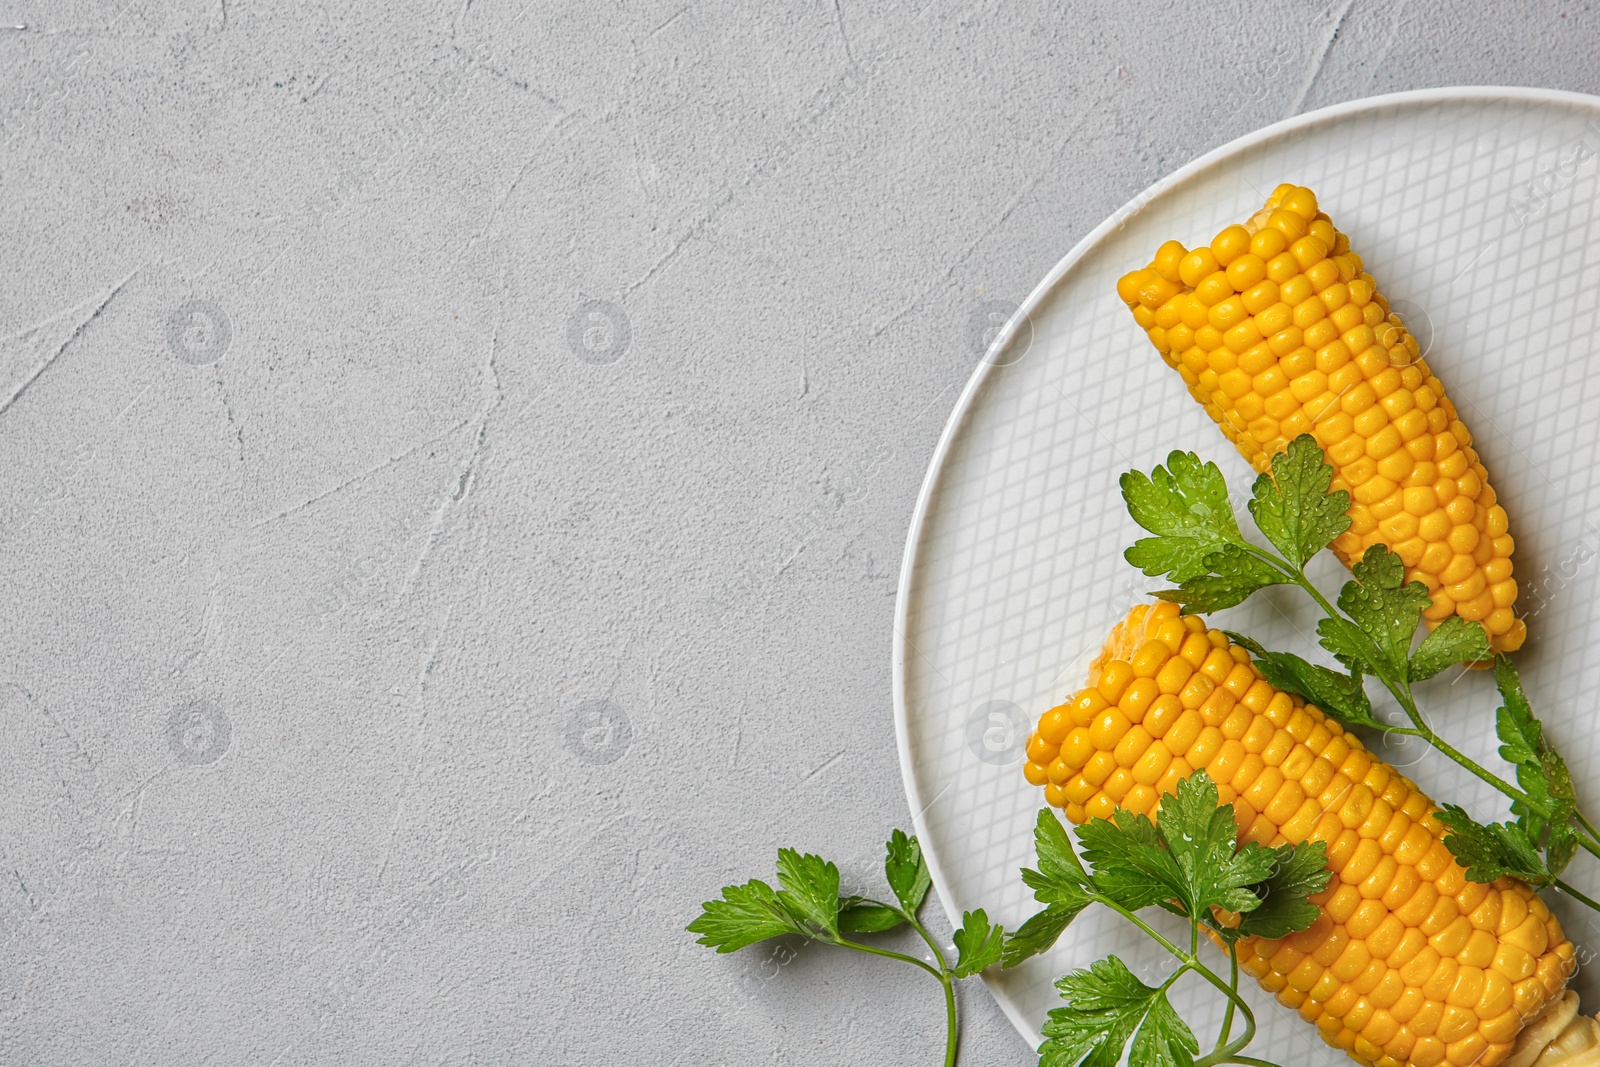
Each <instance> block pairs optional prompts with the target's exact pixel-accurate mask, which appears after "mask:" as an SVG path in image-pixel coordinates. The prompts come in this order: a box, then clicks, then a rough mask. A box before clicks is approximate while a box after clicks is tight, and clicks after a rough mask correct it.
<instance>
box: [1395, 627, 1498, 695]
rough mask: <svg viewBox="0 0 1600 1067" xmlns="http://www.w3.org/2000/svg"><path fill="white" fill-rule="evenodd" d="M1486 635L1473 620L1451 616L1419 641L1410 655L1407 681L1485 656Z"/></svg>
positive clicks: (1487, 642) (1432, 674)
mask: <svg viewBox="0 0 1600 1067" xmlns="http://www.w3.org/2000/svg"><path fill="white" fill-rule="evenodd" d="M1490 655H1491V653H1490V652H1489V635H1488V634H1486V633H1484V631H1483V627H1482V626H1480V625H1478V624H1477V623H1475V622H1468V621H1467V620H1466V619H1463V618H1462V617H1461V616H1459V615H1452V616H1450V617H1449V618H1448V619H1446V620H1444V622H1442V623H1440V624H1439V625H1438V626H1437V627H1436V628H1435V629H1434V631H1433V633H1431V634H1429V635H1428V636H1427V637H1425V638H1424V639H1423V641H1422V644H1421V646H1420V647H1418V649H1417V651H1416V654H1415V655H1413V656H1412V657H1411V680H1412V681H1413V682H1420V681H1422V680H1423V679H1425V678H1432V677H1433V676H1434V675H1436V674H1438V673H1439V672H1440V671H1442V670H1444V669H1445V668H1446V667H1451V666H1454V665H1455V664H1457V663H1473V662H1476V661H1478V660H1484V659H1488V658H1489V656H1490Z"/></svg>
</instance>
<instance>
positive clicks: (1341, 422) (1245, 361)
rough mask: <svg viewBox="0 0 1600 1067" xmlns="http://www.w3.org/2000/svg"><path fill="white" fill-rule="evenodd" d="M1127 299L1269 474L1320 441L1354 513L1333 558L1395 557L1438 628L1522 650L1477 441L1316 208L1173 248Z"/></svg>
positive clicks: (1280, 213) (1498, 523)
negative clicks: (1302, 446)
mask: <svg viewBox="0 0 1600 1067" xmlns="http://www.w3.org/2000/svg"><path fill="white" fill-rule="evenodd" d="M1117 293H1118V295H1119V296H1121V297H1122V299H1123V300H1124V301H1125V302H1126V303H1127V305H1128V307H1129V308H1131V309H1132V310H1133V316H1134V318H1135V320H1137V322H1138V324H1139V325H1140V326H1141V327H1143V328H1144V329H1145V331H1146V332H1147V333H1148V335H1149V337H1150V341H1151V343H1153V344H1154V345H1155V347H1156V350H1157V351H1159V352H1160V353H1161V356H1162V358H1163V359H1165V360H1166V362H1167V363H1168V365H1170V366H1172V367H1173V368H1175V369H1176V370H1177V371H1178V373H1179V374H1181V375H1182V376H1183V380H1184V381H1185V382H1186V383H1187V384H1188V386H1189V392H1190V394H1191V395H1192V396H1193V397H1194V398H1195V399H1196V400H1198V401H1200V403H1201V404H1203V405H1204V406H1205V409H1206V412H1207V414H1209V415H1210V416H1211V417H1212V418H1213V419H1215V420H1216V422H1217V424H1218V425H1219V426H1220V427H1221V428H1222V432H1223V433H1224V434H1225V435H1227V437H1228V439H1229V440H1231V441H1232V442H1233V443H1234V444H1235V445H1236V446H1238V449H1239V451H1240V452H1241V453H1242V454H1243V455H1244V457H1245V459H1247V460H1249V461H1250V463H1251V464H1252V465H1253V466H1254V467H1255V468H1256V470H1258V471H1265V470H1267V469H1268V467H1269V466H1270V465H1271V462H1272V456H1273V455H1275V454H1276V453H1278V452H1281V451H1283V450H1284V449H1285V448H1286V447H1288V443H1289V442H1290V441H1292V440H1293V439H1294V438H1295V437H1297V436H1299V435H1300V434H1302V433H1309V434H1311V435H1312V436H1314V437H1315V438H1316V439H1317V442H1318V443H1319V444H1320V445H1321V446H1322V448H1323V451H1324V452H1325V453H1326V454H1327V456H1328V459H1329V461H1330V462H1331V463H1332V465H1333V469H1334V473H1335V477H1334V482H1333V485H1334V488H1336V489H1343V490H1345V491H1346V492H1348V493H1349V494H1350V496H1351V500H1352V503H1351V507H1350V529H1349V530H1347V531H1346V532H1345V533H1344V534H1342V535H1341V536H1340V537H1339V539H1338V540H1337V541H1335V542H1334V545H1333V548H1334V551H1335V552H1336V553H1337V554H1338V556H1339V558H1340V559H1342V560H1343V561H1344V562H1345V564H1346V565H1347V566H1348V565H1351V564H1354V563H1355V562H1356V561H1357V560H1359V559H1360V558H1361V555H1362V553H1363V552H1364V551H1366V549H1367V547H1368V546H1370V545H1374V544H1378V543H1382V544H1385V545H1387V546H1389V548H1391V549H1392V550H1393V551H1394V552H1396V553H1398V554H1399V556H1400V558H1401V559H1402V560H1403V561H1404V562H1405V565H1406V574H1407V577H1408V578H1409V579H1413V580H1416V581H1420V582H1423V583H1424V584H1425V585H1427V587H1428V592H1429V593H1430V594H1431V595H1432V597H1433V604H1432V606H1431V607H1430V608H1429V609H1428V611H1427V612H1426V613H1425V617H1426V618H1427V619H1428V621H1429V624H1430V625H1437V624H1438V623H1439V622H1441V621H1443V620H1444V619H1446V618H1448V617H1449V616H1450V615H1453V614H1454V615H1460V616H1461V617H1462V618H1464V619H1469V620H1472V621H1474V622H1480V623H1482V624H1483V626H1484V629H1485V630H1487V631H1488V633H1489V640H1490V644H1491V647H1493V648H1494V649H1495V650H1496V651H1502V652H1509V651H1511V650H1513V649H1516V648H1518V647H1520V646H1521V645H1522V642H1523V641H1524V639H1525V638H1526V636H1527V627H1526V625H1525V624H1524V623H1523V621H1522V620H1521V619H1519V618H1517V617H1516V615H1515V614H1514V613H1513V610H1512V605H1513V604H1514V603H1515V602H1516V599H1517V583H1516V580H1515V579H1513V578H1512V577H1511V552H1512V548H1513V542H1512V539H1511V535H1510V533H1508V532H1507V521H1506V513H1505V509H1504V508H1502V507H1500V506H1499V505H1498V504H1497V503H1496V502H1495V492H1494V489H1493V488H1492V487H1491V486H1490V485H1489V475H1488V472H1487V471H1485V470H1484V467H1483V463H1482V462H1481V461H1480V460H1479V458H1478V454H1477V452H1476V451H1474V450H1473V447H1472V435H1471V434H1470V433H1468V432H1467V428H1466V426H1464V425H1463V424H1462V422H1461V420H1460V418H1459V417H1458V416H1457V414H1456V409H1455V407H1454V405H1452V404H1451V402H1450V400H1449V399H1448V398H1447V397H1446V396H1445V394H1444V387H1443V386H1442V385H1440V384H1439V379H1438V378H1436V377H1434V375H1433V372H1432V371H1431V370H1429V369H1428V365H1427V363H1426V362H1424V360H1423V358H1422V353H1421V351H1420V350H1419V349H1418V347H1417V342H1416V339H1415V338H1414V337H1412V336H1411V333H1410V331H1408V330H1407V329H1406V328H1405V324H1404V323H1403V322H1402V321H1401V320H1400V317H1399V316H1398V315H1395V314H1394V313H1393V312H1392V311H1391V310H1390V308H1389V302H1388V301H1387V300H1386V299H1384V297H1383V294H1381V293H1379V292H1378V290H1377V286H1376V284H1375V283H1374V282H1373V280H1372V276H1371V275H1370V274H1367V273H1366V272H1365V271H1363V270H1362V264H1361V257H1360V256H1358V255H1356V254H1355V253H1354V252H1352V251H1350V240H1349V238H1348V237H1346V236H1345V235H1344V234H1342V233H1340V232H1339V231H1338V230H1336V229H1334V227H1333V223H1332V222H1330V221H1329V219H1328V216H1327V215H1326V214H1324V213H1322V212H1321V211H1319V210H1318V209H1317V198H1316V194H1314V193H1313V192H1312V191H1311V190H1309V189H1306V188H1304V187H1296V186H1292V185H1280V186H1278V188H1277V189H1275V190H1274V191H1273V193H1272V196H1271V197H1269V198H1268V199H1267V202H1266V206H1265V207H1264V208H1262V210H1261V211H1260V212H1258V213H1257V214H1256V215H1255V216H1254V217H1253V218H1251V219H1250V220H1249V221H1248V222H1247V223H1245V224H1244V225H1242V226H1240V225H1233V226H1229V227H1228V228H1227V229H1225V230H1223V231H1222V232H1221V233H1219V234H1217V236H1216V238H1215V239H1214V240H1213V241H1212V242H1211V244H1210V245H1209V246H1202V247H1199V248H1196V249H1194V250H1192V251H1191V250H1189V249H1186V248H1184V246H1183V245H1182V244H1180V243H1179V242H1177V241H1168V242H1167V243H1166V244H1164V245H1162V246H1161V248H1160V249H1159V250H1158V251H1157V252H1156V256H1155V259H1154V260H1153V261H1151V263H1150V265H1149V266H1147V267H1144V268H1143V269H1141V270H1136V271H1133V272H1132V273H1130V274H1127V275H1125V276H1124V277H1123V278H1122V279H1121V280H1120V281H1118V283H1117Z"/></svg>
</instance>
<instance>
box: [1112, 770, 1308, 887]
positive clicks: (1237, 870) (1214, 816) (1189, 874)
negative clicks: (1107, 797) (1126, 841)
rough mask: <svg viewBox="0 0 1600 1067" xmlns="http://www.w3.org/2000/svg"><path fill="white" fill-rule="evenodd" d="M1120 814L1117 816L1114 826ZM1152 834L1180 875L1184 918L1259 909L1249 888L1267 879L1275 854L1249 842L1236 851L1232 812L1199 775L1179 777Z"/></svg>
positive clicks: (1236, 832) (1213, 785) (1202, 774)
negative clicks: (1215, 910) (1218, 910)
mask: <svg viewBox="0 0 1600 1067" xmlns="http://www.w3.org/2000/svg"><path fill="white" fill-rule="evenodd" d="M1123 814H1124V813H1123V812H1121V811H1118V812H1117V816H1118V822H1119V824H1120V821H1121V816H1122V815H1123ZM1156 832H1157V833H1158V834H1159V835H1160V836H1161V842H1162V844H1164V845H1166V847H1167V850H1168V851H1169V852H1170V853H1171V854H1172V858H1173V861H1174V862H1175V863H1176V864H1177V866H1178V869H1179V870H1180V871H1182V873H1183V880H1182V882H1181V884H1180V886H1179V893H1178V898H1179V899H1180V900H1181V901H1182V902H1183V904H1184V912H1183V913H1184V914H1187V915H1191V916H1196V917H1202V918H1207V917H1209V912H1210V909H1211V908H1212V907H1213V906H1216V907H1219V908H1225V909H1227V910H1228V911H1240V912H1242V911H1250V910H1252V909H1254V908H1255V907H1256V906H1257V905H1259V904H1260V902H1261V900H1260V898H1259V897H1257V896H1256V895H1255V893H1253V892H1251V890H1250V887H1251V886H1253V885H1255V884H1257V883H1259V882H1264V881H1266V880H1267V879H1268V878H1269V877H1270V876H1271V874H1272V871H1273V868H1274V867H1275V866H1276V858H1277V857H1276V854H1275V853H1274V852H1273V851H1272V850H1271V849H1268V848H1262V847H1261V846H1260V845H1257V844H1254V843H1250V844H1246V845H1245V846H1244V847H1243V848H1239V847H1238V846H1237V844H1236V842H1237V840H1238V835H1239V826H1238V824H1237V823H1236V822H1235V821H1234V815H1233V807H1232V805H1223V804H1222V803H1221V801H1220V799H1219V798H1218V794H1217V786H1216V783H1215V782H1213V781H1212V780H1211V777H1210V776H1209V775H1208V774H1206V773H1205V772H1204V771H1197V772H1195V773H1194V774H1192V775H1190V776H1189V777H1187V778H1184V779H1183V780H1181V781H1180V782H1178V791H1177V794H1176V795H1174V796H1168V797H1164V798H1163V799H1162V802H1161V812H1160V814H1159V815H1158V817H1157V819H1156Z"/></svg>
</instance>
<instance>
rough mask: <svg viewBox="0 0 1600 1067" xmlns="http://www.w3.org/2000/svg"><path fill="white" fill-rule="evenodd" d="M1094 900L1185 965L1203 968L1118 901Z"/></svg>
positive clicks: (1095, 895) (1095, 897)
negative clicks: (1192, 964) (1147, 936)
mask: <svg viewBox="0 0 1600 1067" xmlns="http://www.w3.org/2000/svg"><path fill="white" fill-rule="evenodd" d="M1094 899H1095V900H1096V901H1097V902H1098V903H1101V904H1104V905H1105V906H1106V907H1108V908H1110V909H1111V910H1112V911H1114V912H1116V913H1117V914H1118V915H1120V916H1122V917H1123V918H1124V919H1127V920H1128V921H1129V922H1131V923H1132V924H1133V925H1135V926H1137V927H1138V928H1139V929H1141V930H1143V931H1144V932H1145V933H1146V934H1147V935H1149V937H1150V939H1151V940H1152V941H1154V942H1155V943H1156V944H1158V945H1160V946H1161V947H1162V948H1164V949H1166V950H1167V951H1168V952H1170V953H1172V954H1173V955H1174V956H1176V957H1178V959H1180V960H1182V961H1183V962H1185V963H1194V964H1195V965H1196V966H1203V965H1202V964H1200V963H1199V962H1198V961H1197V960H1195V958H1194V957H1193V956H1191V955H1190V954H1188V953H1187V952H1185V951H1183V949H1181V948H1179V947H1178V946H1177V945H1174V944H1173V943H1172V942H1171V941H1168V940H1167V939H1166V938H1165V937H1163V936H1162V935H1161V934H1160V933H1158V932H1157V931H1156V928H1155V927H1153V926H1151V925H1150V924H1149V923H1147V922H1145V921H1144V920H1143V919H1141V918H1139V916H1137V915H1135V914H1134V913H1133V912H1131V911H1129V910H1128V909H1127V908H1124V907H1123V906H1122V905H1121V904H1118V903H1117V902H1116V901H1114V900H1112V899H1110V898H1109V897H1103V896H1101V895H1099V894H1098V893H1096V894H1094ZM1219 980H1220V979H1219Z"/></svg>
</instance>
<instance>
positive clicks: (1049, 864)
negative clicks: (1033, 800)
mask: <svg viewBox="0 0 1600 1067" xmlns="http://www.w3.org/2000/svg"><path fill="white" fill-rule="evenodd" d="M1033 849H1034V852H1036V853H1037V854H1038V856H1039V870H1040V871H1041V872H1042V873H1043V874H1044V876H1045V877H1047V878H1049V879H1050V880H1051V881H1052V882H1060V883H1062V884H1071V885H1076V886H1084V887H1087V886H1088V885H1089V875H1088V872H1087V871H1085V870H1084V869H1083V863H1082V862H1081V861H1080V860H1079V859H1078V853H1077V851H1076V850H1074V849H1073V847H1072V841H1071V839H1070V838H1068V837H1067V830H1066V827H1064V826H1062V825H1061V820H1060V819H1058V818H1057V817H1056V815H1055V813H1054V812H1053V811H1052V810H1051V809H1050V808H1040V809H1039V818H1038V819H1037V820H1035V821H1034V825H1033Z"/></svg>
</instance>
